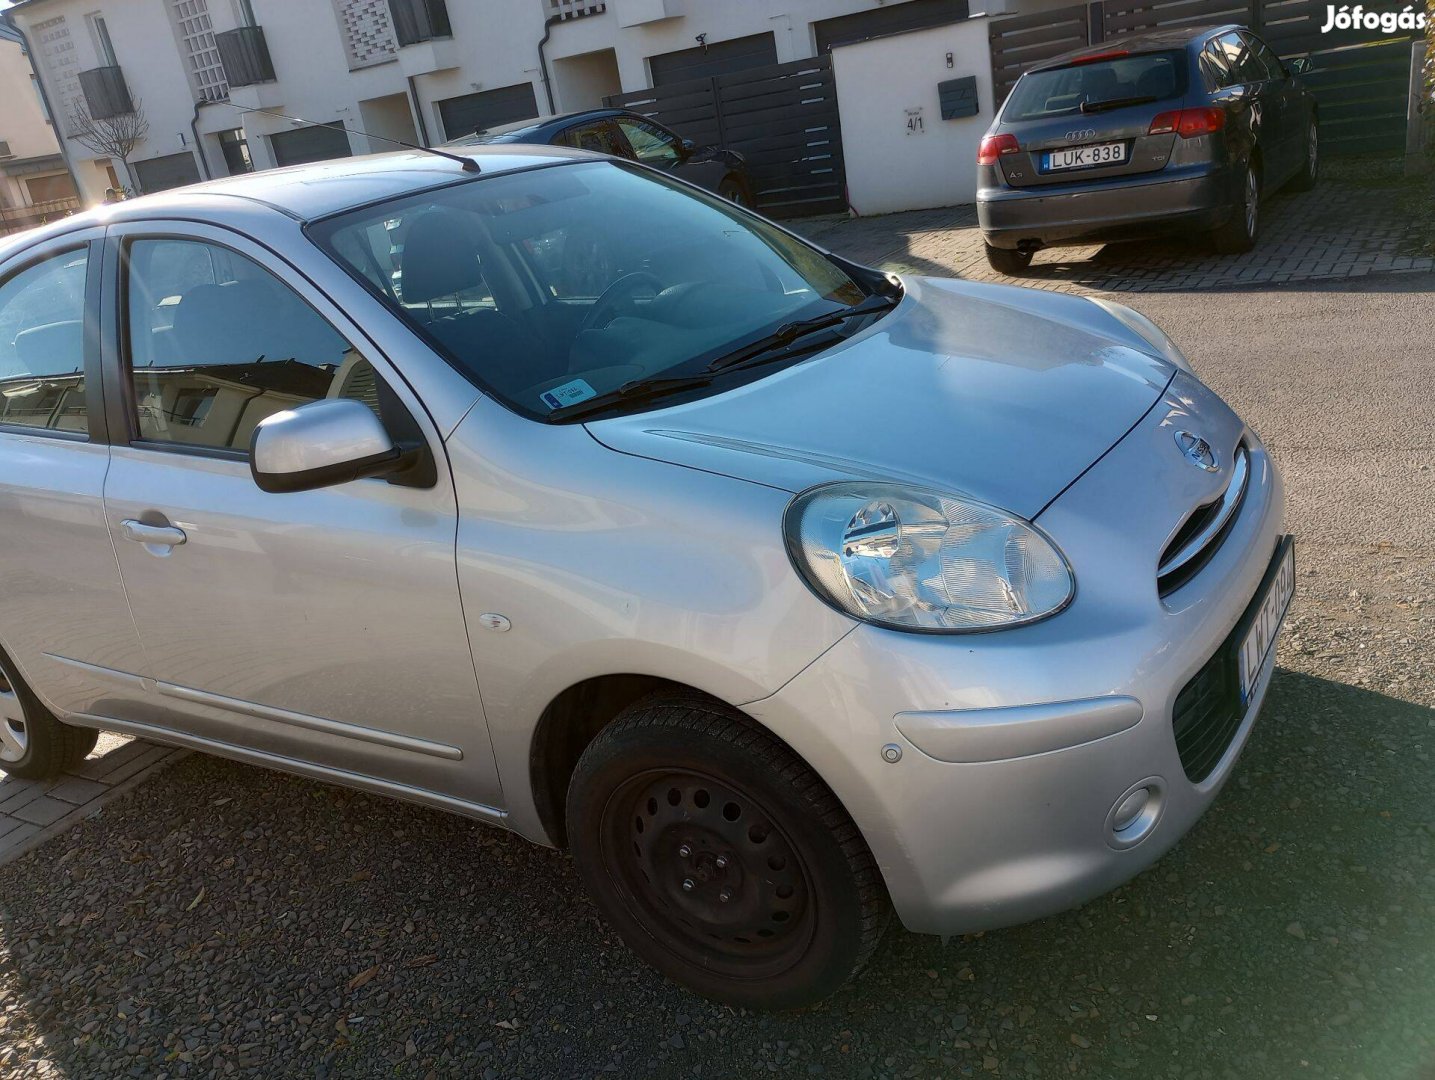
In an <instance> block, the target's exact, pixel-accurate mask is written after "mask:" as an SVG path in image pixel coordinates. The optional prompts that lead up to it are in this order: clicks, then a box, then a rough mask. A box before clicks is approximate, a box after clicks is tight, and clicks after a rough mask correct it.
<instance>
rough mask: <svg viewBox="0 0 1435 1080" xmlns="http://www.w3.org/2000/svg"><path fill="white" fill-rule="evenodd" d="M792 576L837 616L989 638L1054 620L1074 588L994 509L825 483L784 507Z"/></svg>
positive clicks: (1043, 542) (1053, 555)
mask: <svg viewBox="0 0 1435 1080" xmlns="http://www.w3.org/2000/svg"><path fill="white" fill-rule="evenodd" d="M784 527H785V529H786V533H787V546H788V550H789V551H791V552H792V557H793V561H794V562H795V563H796V565H797V568H798V570H799V571H800V572H801V574H802V575H803V577H805V578H806V579H807V582H808V583H809V584H810V585H811V586H812V588H813V589H814V590H815V591H816V592H817V594H818V595H819V596H821V597H822V598H823V599H825V600H827V601H828V602H829V603H831V604H833V605H834V606H836V607H837V608H839V609H840V610H842V611H845V612H847V614H849V615H852V616H854V617H856V618H858V619H863V620H865V621H867V622H872V623H876V624H878V625H879V626H886V627H890V628H891V629H894V630H920V631H927V632H932V633H963V632H970V631H977V630H995V629H1000V628H1002V627H1008V626H1019V625H1021V624H1022V623H1029V622H1033V621H1035V620H1037V619H1042V618H1045V617H1046V616H1048V615H1054V614H1055V613H1056V612H1058V611H1060V610H1061V609H1062V608H1064V607H1065V606H1066V605H1067V603H1069V602H1070V600H1071V596H1072V592H1073V590H1074V588H1075V583H1074V581H1073V580H1072V576H1071V570H1070V568H1069V567H1068V566H1067V565H1066V560H1065V559H1064V558H1062V555H1061V553H1060V552H1059V551H1057V550H1056V547H1055V546H1054V545H1053V544H1052V543H1051V541H1050V540H1048V539H1047V538H1046V537H1045V536H1043V535H1042V534H1041V533H1040V532H1038V531H1037V530H1036V528H1035V527H1033V526H1032V525H1030V524H1029V523H1027V522H1025V521H1022V520H1021V519H1020V518H1017V517H1014V516H1012V515H1011V514H1008V513H1006V512H1004V511H1002V510H998V509H997V508H996V507H993V506H987V505H985V504H984V503H979V502H975V501H973V500H971V499H967V498H961V497H958V496H955V495H939V494H936V493H934V492H930V491H924V490H922V489H920V488H915V487H910V486H908V485H906V484H886V483H868V482H862V481H857V482H851V483H838V484H827V485H824V486H823V487H817V488H813V489H812V490H810V491H807V492H804V493H803V494H801V495H799V496H798V497H797V498H796V499H794V500H793V501H792V503H791V504H790V505H789V506H788V509H787V514H786V518H785V521H784Z"/></svg>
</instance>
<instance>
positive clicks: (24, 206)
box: [0, 19, 79, 235]
mask: <svg viewBox="0 0 1435 1080" xmlns="http://www.w3.org/2000/svg"><path fill="white" fill-rule="evenodd" d="M39 90H40V88H39V84H38V82H37V81H36V78H35V75H34V73H33V71H32V69H31V67H30V58H29V55H28V54H27V53H26V51H25V47H24V45H23V44H22V42H21V39H20V35H19V33H18V32H16V31H14V30H13V29H12V28H11V27H10V25H9V23H8V22H6V21H4V20H3V19H0V235H3V234H5V233H7V232H12V231H15V230H18V229H21V228H26V227H28V226H30V225H35V224H39V223H40V222H42V221H44V220H46V219H47V218H49V217H53V216H58V215H61V214H64V213H68V212H69V211H71V210H74V209H75V208H76V207H77V206H78V205H79V203H78V200H77V198H76V194H77V193H76V191H75V185H74V183H73V182H72V181H71V180H70V173H69V169H68V168H67V167H66V165H65V159H64V158H63V157H62V156H61V154H60V144H59V142H58V141H57V139H56V136H55V130H54V128H53V127H51V125H50V118H49V116H48V115H47V114H46V112H45V109H44V104H43V102H42V100H41V97H40V92H39Z"/></svg>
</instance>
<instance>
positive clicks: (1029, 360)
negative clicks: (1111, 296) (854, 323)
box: [588, 278, 1175, 518]
mask: <svg viewBox="0 0 1435 1080" xmlns="http://www.w3.org/2000/svg"><path fill="white" fill-rule="evenodd" d="M903 283H904V284H905V285H906V286H907V294H906V296H905V297H904V298H903V300H902V303H901V304H900V305H899V306H898V307H897V309H896V310H895V311H892V312H891V313H889V314H888V315H886V316H885V317H884V318H882V319H880V320H878V321H877V322H876V323H874V324H873V325H872V326H870V327H868V328H867V329H866V330H865V331H863V332H862V333H860V334H857V335H854V336H853V337H852V338H849V339H848V340H846V341H844V342H842V343H841V344H840V345H838V346H835V347H834V348H832V349H829V350H826V351H824V352H822V353H820V354H818V355H816V356H814V357H812V358H810V359H807V360H805V361H802V362H801V363H798V364H794V365H792V366H791V367H788V368H785V369H782V370H779V371H775V372H773V373H772V374H770V375H767V376H765V377H763V378H760V379H758V380H756V381H755V382H750V383H747V384H746V385H743V386H740V387H737V388H735V389H733V390H729V391H727V392H725V393H721V394H717V395H714V396H712V397H707V398H702V399H699V400H696V401H690V402H686V403H684V404H681V405H676V406H672V407H668V408H663V409H657V410H652V411H648V412H643V413H639V414H635V415H630V416H620V417H614V418H611V419H606V420H599V421H593V422H591V423H590V424H589V425H588V428H589V431H590V432H591V433H592V434H593V436H594V437H595V438H596V439H597V440H598V441H599V442H600V443H603V444H604V445H606V446H608V447H610V448H611V449H614V450H618V451H621V452H623V453H628V454H636V455H640V456H643V457H647V458H654V459H657V460H661V461H668V462H672V463H673V464H677V465H684V466H688V467H690V468H696V469H703V470H705V471H708V472H716V473H723V474H726V475H730V476H734V477H738V478H740V479H744V480H750V481H753V482H755V483H760V484H767V485H770V486H773V487H779V488H785V489H787V490H790V491H793V492H797V491H801V490H803V489H805V488H808V487H811V486H813V485H814V484H820V483H824V482H828V481H833V480H842V479H856V478H867V479H881V480H901V481H907V482H916V483H921V484H926V485H929V486H932V487H936V488H938V489H940V490H942V491H945V492H948V493H953V494H964V495H968V496H970V497H972V498H975V499H978V500H980V501H983V502H987V503H991V504H993V505H996V506H1000V507H1002V508H1003V509H1006V510H1008V511H1011V512H1014V513H1016V514H1020V515H1022V516H1024V517H1027V518H1032V517H1035V516H1036V515H1037V514H1038V513H1039V512H1040V511H1041V510H1042V508H1043V507H1045V506H1046V504H1047V503H1049V502H1050V501H1051V500H1052V499H1053V498H1055V497H1056V496H1057V495H1058V494H1060V492H1061V491H1062V490H1063V489H1064V488H1065V487H1066V486H1067V485H1068V484H1070V483H1071V482H1072V481H1073V480H1075V479H1076V478H1077V477H1078V476H1080V475H1081V473H1082V472H1084V471H1085V470H1086V469H1087V468H1088V467H1089V466H1090V465H1091V464H1092V463H1093V462H1095V461H1096V459H1097V458H1099V457H1101V455H1102V454H1104V453H1105V452H1106V451H1107V450H1109V449H1110V448H1111V447H1112V446H1113V445H1115V444H1116V442H1118V441H1119V440H1120V439H1121V437H1122V436H1123V435H1125V434H1126V432H1128V431H1130V430H1131V428H1132V427H1134V426H1135V424H1136V423H1137V421H1138V420H1140V419H1141V417H1142V416H1144V415H1145V413H1146V412H1147V411H1148V410H1149V409H1150V408H1151V406H1152V405H1154V404H1155V403H1156V401H1157V400H1158V399H1159V397H1160V395H1161V393H1162V391H1163V390H1164V389H1165V388H1166V385H1167V383H1169V382H1170V380H1171V376H1172V375H1173V373H1174V371H1175V368H1174V366H1173V365H1172V364H1171V363H1170V362H1169V361H1167V360H1165V359H1163V358H1162V357H1161V356H1160V355H1159V354H1158V353H1157V351H1156V349H1155V347H1153V346H1152V345H1151V344H1150V343H1148V342H1146V341H1145V340H1144V339H1143V338H1141V337H1140V336H1139V335H1137V334H1136V333H1135V332H1134V331H1132V330H1131V329H1129V328H1128V327H1127V326H1126V325H1125V324H1124V323H1122V322H1121V321H1119V320H1118V319H1117V318H1116V317H1115V316H1113V315H1112V314H1110V313H1109V312H1107V311H1106V310H1105V309H1103V308H1102V307H1100V306H1098V305H1096V304H1093V303H1090V302H1089V301H1087V300H1085V299H1084V298H1081V297H1077V296H1071V295H1065V294H1058V293H1047V292H1038V291H1036V290H1033V289H1022V288H1014V287H1011V286H1003V285H984V284H977V283H973V282H964V281H951V280H943V279H934V278H904V279H903Z"/></svg>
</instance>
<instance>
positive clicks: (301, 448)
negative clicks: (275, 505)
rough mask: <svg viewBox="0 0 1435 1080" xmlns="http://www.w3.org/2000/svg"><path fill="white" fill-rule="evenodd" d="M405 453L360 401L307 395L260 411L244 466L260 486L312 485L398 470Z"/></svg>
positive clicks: (279, 488) (272, 488)
mask: <svg viewBox="0 0 1435 1080" xmlns="http://www.w3.org/2000/svg"><path fill="white" fill-rule="evenodd" d="M408 457H409V455H407V454H405V453H404V451H403V450H402V449H400V448H399V447H398V446H395V445H394V440H393V439H391V438H390V437H389V433H388V432H387V431H385V430H384V425H383V423H382V422H380V420H379V418H378V417H377V416H375V415H374V413H373V410H372V409H370V408H369V407H368V406H367V405H365V404H363V402H359V401H353V400H350V399H348V398H331V399H326V400H324V401H313V402H310V403H309V404H308V405H301V406H299V407H298V408H297V409H288V410H286V411H284V412H278V413H275V414H274V415H273V416H268V417H265V418H264V419H263V420H261V421H260V422H259V426H258V427H256V428H255V429H254V435H253V437H252V438H251V439H250V441H249V471H250V472H251V473H252V474H253V476H254V482H255V483H256V484H258V485H259V487H260V490H262V491H269V492H287V491H312V490H313V489H314V488H321V487H330V486H332V485H334V484H345V483H348V482H349V481H350V480H360V479H363V478H364V477H366V476H383V475H385V474H387V473H393V472H398V471H400V470H401V469H404V468H407V467H408V465H409V464H410V462H409V460H408Z"/></svg>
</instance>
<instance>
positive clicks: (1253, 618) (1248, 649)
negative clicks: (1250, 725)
mask: <svg viewBox="0 0 1435 1080" xmlns="http://www.w3.org/2000/svg"><path fill="white" fill-rule="evenodd" d="M1261 590H1262V593H1263V595H1261V598H1260V600H1259V601H1257V603H1256V604H1255V605H1254V610H1253V611H1251V613H1250V614H1249V615H1248V616H1247V618H1248V619H1249V620H1250V625H1249V626H1248V627H1247V628H1246V632H1245V635H1244V636H1243V637H1242V638H1241V643H1240V645H1239V646H1238V647H1237V650H1236V665H1237V667H1238V668H1239V670H1240V673H1241V707H1242V708H1243V709H1244V708H1245V706H1247V705H1249V704H1250V703H1251V691H1252V690H1253V689H1254V688H1255V685H1256V680H1257V679H1259V678H1260V677H1261V670H1262V669H1263V668H1264V667H1265V666H1266V657H1268V656H1269V655H1270V652H1271V650H1272V649H1273V648H1275V644H1276V635H1277V634H1279V633H1280V629H1281V621H1282V620H1283V619H1284V618H1285V616H1286V608H1288V607H1289V606H1290V602H1291V596H1292V595H1294V593H1295V539H1294V538H1293V537H1290V536H1287V537H1286V538H1285V539H1284V540H1283V541H1281V546H1280V548H1279V549H1278V550H1277V552H1276V557H1275V559H1274V560H1272V562H1271V567H1270V569H1269V570H1267V571H1266V578H1265V580H1264V581H1263V582H1261Z"/></svg>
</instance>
